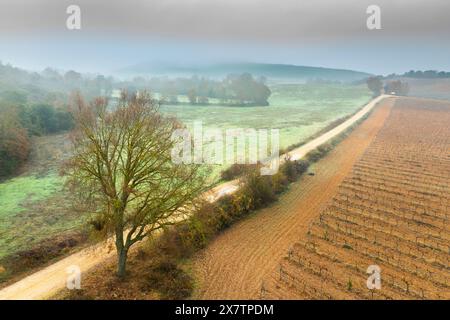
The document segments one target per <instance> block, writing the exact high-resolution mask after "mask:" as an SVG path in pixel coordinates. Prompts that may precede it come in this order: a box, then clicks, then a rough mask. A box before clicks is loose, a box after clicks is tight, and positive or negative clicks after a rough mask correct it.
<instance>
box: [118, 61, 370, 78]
mask: <svg viewBox="0 0 450 320" xmlns="http://www.w3.org/2000/svg"><path fill="white" fill-rule="evenodd" d="M244 72H249V73H251V74H253V75H254V76H265V77H267V78H268V79H269V80H271V81H273V80H280V81H283V80H288V81H300V82H304V81H308V80H326V81H344V82H352V81H358V80H361V79H364V78H367V77H368V76H370V74H369V73H365V72H359V71H353V70H344V69H331V68H321V67H307V66H296V65H290V64H267V63H227V64H213V65H205V66H172V65H167V64H158V65H156V64H150V63H141V64H137V65H134V66H131V67H127V68H124V69H122V70H120V71H119V73H120V74H122V75H149V76H161V75H167V76H184V77H185V76H191V75H198V76H206V77H212V78H223V77H224V76H226V75H227V74H234V73H244Z"/></svg>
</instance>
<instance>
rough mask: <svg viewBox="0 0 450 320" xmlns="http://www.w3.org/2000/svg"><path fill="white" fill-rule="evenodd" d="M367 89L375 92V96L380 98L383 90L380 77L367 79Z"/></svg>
mask: <svg viewBox="0 0 450 320" xmlns="http://www.w3.org/2000/svg"><path fill="white" fill-rule="evenodd" d="M367 87H368V88H369V90H370V91H372V92H373V95H374V96H379V95H380V94H381V89H383V82H382V81H381V79H380V77H369V78H367Z"/></svg>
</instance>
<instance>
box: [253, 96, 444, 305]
mask: <svg viewBox="0 0 450 320" xmlns="http://www.w3.org/2000/svg"><path fill="white" fill-rule="evenodd" d="M286 254H287V255H286V257H284V258H283V259H282V260H281V261H280V264H279V266H278V267H277V268H276V270H275V271H274V272H273V273H272V274H271V276H270V277H269V279H268V280H267V282H266V283H267V285H266V286H265V288H262V293H261V294H262V296H263V297H264V298H275V299H277V298H280V299H286V298H290V299H292V298H299V299H361V298H362V299H450V103H446V102H439V101H436V100H422V99H413V98H401V99H397V101H396V103H395V105H394V107H393V109H392V111H391V113H390V116H389V117H388V118H387V120H386V122H385V124H384V127H383V128H382V129H381V130H380V131H379V133H378V135H377V137H376V138H375V139H374V141H373V142H372V143H371V144H370V145H369V147H368V148H367V150H366V151H365V153H364V154H363V155H362V157H361V158H360V159H359V160H358V161H357V162H356V163H355V165H354V166H353V169H352V171H351V173H350V174H348V175H347V177H346V178H345V179H344V180H343V181H342V183H341V184H340V186H339V188H338V192H337V194H336V195H335V196H334V197H333V198H332V200H331V201H329V203H328V204H327V206H326V207H325V208H324V209H323V210H322V211H321V213H320V216H319V217H318V218H317V219H315V221H314V222H313V223H312V224H311V225H310V226H309V228H308V231H307V234H306V235H304V237H303V238H302V239H301V240H300V241H298V242H296V243H295V244H293V246H292V247H291V248H290V249H289V250H288V252H286ZM370 265H377V266H379V267H380V270H381V273H380V277H381V289H379V290H377V289H374V290H369V289H368V287H367V279H368V277H369V274H368V273H367V268H368V267H369V266H370Z"/></svg>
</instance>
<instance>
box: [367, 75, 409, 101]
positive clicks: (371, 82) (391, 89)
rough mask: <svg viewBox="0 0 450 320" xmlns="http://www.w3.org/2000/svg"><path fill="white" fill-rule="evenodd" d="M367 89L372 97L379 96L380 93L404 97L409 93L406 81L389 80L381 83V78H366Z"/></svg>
mask: <svg viewBox="0 0 450 320" xmlns="http://www.w3.org/2000/svg"><path fill="white" fill-rule="evenodd" d="M366 83H367V87H368V88H369V90H370V91H372V93H373V95H374V96H375V97H376V96H379V95H380V94H381V93H382V91H384V93H386V94H394V95H399V96H406V95H408V93H409V84H408V82H406V81H401V80H390V81H385V82H384V83H383V81H382V77H380V76H376V77H369V78H367V81H366Z"/></svg>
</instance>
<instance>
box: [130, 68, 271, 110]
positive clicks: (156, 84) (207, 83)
mask: <svg viewBox="0 0 450 320" xmlns="http://www.w3.org/2000/svg"><path fill="white" fill-rule="evenodd" d="M124 84H125V86H124V87H125V88H126V89H127V91H128V92H135V91H138V90H146V89H148V88H150V89H151V90H152V91H153V92H159V93H161V95H162V98H163V100H164V101H166V102H168V103H170V104H177V103H180V101H179V100H178V96H179V95H185V96H187V97H188V99H189V102H190V103H191V104H209V103H210V99H218V100H219V102H220V103H221V104H227V105H260V106H266V105H268V104H269V102H268V99H269V97H270V95H271V91H270V89H269V87H268V86H267V85H266V79H265V78H264V77H259V78H255V77H254V76H253V75H251V74H250V73H243V74H230V75H228V76H227V77H225V78H224V79H223V80H214V79H208V78H204V77H198V76H192V77H191V78H175V79H170V78H168V77H159V78H150V79H146V78H144V77H136V78H134V79H133V80H132V81H131V82H125V83H124Z"/></svg>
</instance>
